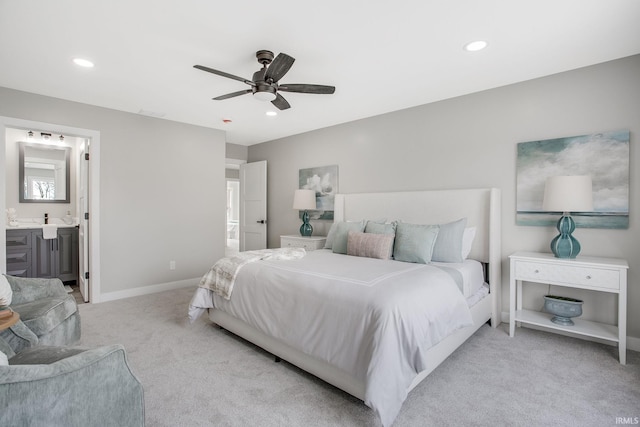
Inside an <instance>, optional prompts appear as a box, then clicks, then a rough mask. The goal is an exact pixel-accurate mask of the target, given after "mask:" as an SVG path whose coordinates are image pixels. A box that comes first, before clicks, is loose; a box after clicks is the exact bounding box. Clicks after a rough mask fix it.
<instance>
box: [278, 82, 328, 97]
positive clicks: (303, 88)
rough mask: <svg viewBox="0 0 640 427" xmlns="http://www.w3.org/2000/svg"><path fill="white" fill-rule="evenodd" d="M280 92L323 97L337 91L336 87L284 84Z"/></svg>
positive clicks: (280, 87) (279, 88) (279, 87)
mask: <svg viewBox="0 0 640 427" xmlns="http://www.w3.org/2000/svg"><path fill="white" fill-rule="evenodd" d="M278 90H281V91H283V92H298V93H316V94H321V95H331V94H332V93H334V92H335V91H336V88H335V86H324V85H308V84H282V85H280V86H278Z"/></svg>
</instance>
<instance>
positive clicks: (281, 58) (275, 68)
mask: <svg viewBox="0 0 640 427" xmlns="http://www.w3.org/2000/svg"><path fill="white" fill-rule="evenodd" d="M256 58H257V59H258V62H259V63H260V64H262V68H261V69H260V70H258V71H256V72H255V73H253V78H252V79H251V80H249V79H245V78H242V77H238V76H234V75H233V74H229V73H225V72H224V71H218V70H214V69H213V68H209V67H205V66H204V65H194V66H193V67H194V68H197V69H199V70H202V71H206V72H209V73H213V74H217V75H219V76H222V77H227V78H230V79H234V80H238V81H241V82H243V83H246V84H248V85H249V86H251V88H250V89H245V90H240V91H238V92H232V93H228V94H226V95H221V96H217V97H215V98H213V99H214V100H216V101H222V100H223V99H229V98H233V97H236V96H240V95H244V94H246V93H253V96H254V98H256V99H259V100H261V101H271V103H272V104H273V105H275V106H276V107H277V108H278V109H280V110H286V109H287V108H290V107H291V105H289V103H288V102H287V100H286V99H284V97H283V96H282V95H280V93H278V92H297V93H314V94H326V95H330V94H332V93H334V92H335V90H336V88H335V87H334V86H324V85H312V84H284V83H282V84H280V83H278V82H279V81H280V79H281V78H282V77H284V75H285V74H287V72H288V71H289V69H290V68H291V66H292V65H293V62H294V61H295V59H294V58H292V57H291V56H289V55H287V54H286V53H279V54H278V56H276V57H275V59H274V56H273V52H271V51H269V50H259V51H257V52H256Z"/></svg>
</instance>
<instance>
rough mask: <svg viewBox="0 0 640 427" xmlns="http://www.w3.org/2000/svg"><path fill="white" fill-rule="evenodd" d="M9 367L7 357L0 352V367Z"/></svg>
mask: <svg viewBox="0 0 640 427" xmlns="http://www.w3.org/2000/svg"><path fill="white" fill-rule="evenodd" d="M8 365H9V359H8V358H7V355H6V354H4V353H3V352H1V351H0V366H8Z"/></svg>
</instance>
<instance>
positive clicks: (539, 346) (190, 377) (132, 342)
mask: <svg viewBox="0 0 640 427" xmlns="http://www.w3.org/2000/svg"><path fill="white" fill-rule="evenodd" d="M192 294H193V290H191V289H182V290H176V291H169V292H163V293H159V294H155V295H146V296H140V297H134V298H128V299H124V300H118V301H112V302H107V303H102V304H97V305H93V304H83V305H81V306H80V313H81V317H82V339H81V341H80V345H82V346H87V347H94V346H99V345H106V344H114V343H119V344H123V345H124V346H125V348H126V350H127V353H128V357H129V363H130V365H131V368H132V370H133V372H134V373H135V374H136V376H137V377H138V378H139V379H140V381H141V382H142V384H143V385H144V389H145V408H146V420H147V426H149V427H156V426H190V427H191V426H258V425H259V426H267V427H268V426H377V425H379V423H378V421H377V418H376V417H375V415H374V414H373V411H371V410H370V409H369V408H368V407H366V406H365V405H364V404H363V403H362V402H361V401H359V400H357V399H355V398H354V397H351V396H349V395H348V394H346V393H344V392H342V391H340V390H338V389H336V388H334V387H332V386H330V385H328V384H326V383H324V382H323V381H321V380H318V379H317V378H315V377H313V376H311V375H309V374H307V373H305V372H303V371H301V370H300V369H298V368H296V367H295V366H292V365H290V364H288V363H286V362H281V363H274V361H273V359H272V358H271V356H270V355H269V354H268V353H266V352H264V351H263V350H261V349H259V348H257V347H255V346H254V345H252V344H250V343H247V342H246V341H244V340H241V339H239V338H237V337H235V336H234V335H232V334H230V333H228V332H226V331H224V330H220V329H218V328H217V327H215V326H213V325H212V324H211V322H210V321H209V320H208V319H206V318H205V317H204V316H203V317H202V318H201V319H199V320H198V321H197V322H195V323H194V324H192V325H190V324H188V322H187V321H186V313H187V307H188V304H189V301H190V299H191V295H192ZM617 357H618V352H617V349H616V348H615V347H612V346H608V345H601V344H596V343H592V342H588V341H583V340H579V339H573V338H567V337H563V336H559V335H555V334H551V333H546V332H540V331H535V330H531V329H525V328H520V329H518V330H517V332H516V336H515V337H514V338H509V336H508V333H507V325H504V324H503V325H501V326H500V327H499V328H497V329H492V328H490V327H488V326H486V325H485V326H483V327H482V328H481V329H480V330H479V331H478V332H477V333H476V334H475V335H474V336H473V337H471V338H470V339H469V340H468V341H467V343H465V344H464V345H463V346H462V347H461V348H459V349H458V350H457V351H456V352H455V353H454V354H453V355H451V357H449V359H448V360H446V361H445V362H444V363H443V364H442V365H441V366H440V367H438V368H437V369H436V370H435V371H434V372H433V373H432V374H431V375H430V376H429V377H428V378H427V379H426V380H425V381H423V382H422V383H421V384H420V385H419V386H418V387H417V388H416V389H415V390H413V391H412V392H411V394H409V397H408V398H407V400H406V401H405V403H404V406H403V408H402V411H401V412H400V415H399V416H398V418H397V419H396V422H395V423H394V427H402V426H446V425H464V426H496V425H497V426H507V425H508V426H615V425H616V418H617V417H638V416H640V353H638V352H633V351H629V352H628V354H627V363H628V364H627V365H626V366H622V365H620V364H619V363H618V360H617Z"/></svg>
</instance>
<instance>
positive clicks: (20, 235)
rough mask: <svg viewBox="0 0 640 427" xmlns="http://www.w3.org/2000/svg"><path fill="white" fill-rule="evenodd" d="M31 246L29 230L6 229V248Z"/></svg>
mask: <svg viewBox="0 0 640 427" xmlns="http://www.w3.org/2000/svg"><path fill="white" fill-rule="evenodd" d="M30 247H31V230H7V249H10V248H15V249H27V248H30Z"/></svg>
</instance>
